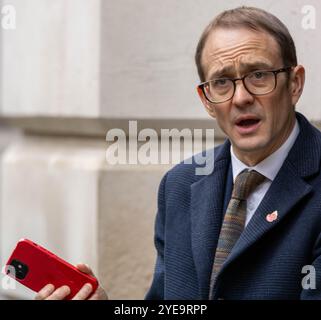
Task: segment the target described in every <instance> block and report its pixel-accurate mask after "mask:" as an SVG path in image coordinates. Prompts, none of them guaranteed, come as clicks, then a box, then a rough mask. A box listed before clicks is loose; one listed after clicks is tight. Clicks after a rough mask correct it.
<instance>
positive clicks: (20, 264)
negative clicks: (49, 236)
mask: <svg viewBox="0 0 321 320" xmlns="http://www.w3.org/2000/svg"><path fill="white" fill-rule="evenodd" d="M12 271H14V272H15V276H14V275H13V274H12ZM5 272H6V274H7V275H9V276H11V277H12V278H14V279H16V280H17V281H19V282H20V283H22V284H23V285H25V286H26V287H28V288H30V289H31V290H33V291H36V292H38V291H39V290H40V289H42V288H43V287H44V286H45V285H47V284H49V283H51V284H53V285H54V286H55V288H59V287H61V286H63V285H67V286H69V287H70V290H71V293H70V294H69V295H68V296H67V297H66V298H65V299H66V300H70V299H71V298H72V297H73V296H74V295H75V294H76V293H77V292H78V291H79V290H80V289H81V288H82V286H83V285H84V284H85V283H90V284H91V285H92V286H93V291H92V292H95V291H96V289H97V287H98V281H97V279H96V278H94V277H92V276H90V275H87V274H85V273H82V272H81V271H79V270H78V269H77V268H76V267H74V266H73V265H71V264H70V263H68V262H66V261H64V260H63V259H61V258H59V257H57V256H56V255H55V254H53V253H51V252H50V251H48V250H46V249H45V248H43V247H41V246H39V245H38V244H36V243H34V242H32V241H30V240H28V239H21V240H20V241H19V242H18V243H17V246H16V248H15V249H14V251H13V252H12V254H11V257H10V258H9V260H8V262H7V264H6V267H5Z"/></svg>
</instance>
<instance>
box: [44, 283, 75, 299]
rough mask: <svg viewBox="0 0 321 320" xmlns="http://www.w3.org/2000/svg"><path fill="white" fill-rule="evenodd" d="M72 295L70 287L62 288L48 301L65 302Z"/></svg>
mask: <svg viewBox="0 0 321 320" xmlns="http://www.w3.org/2000/svg"><path fill="white" fill-rule="evenodd" d="M69 294H70V288H69V287H68V286H62V287H60V288H58V289H57V290H56V291H54V292H53V294H51V295H50V296H49V297H48V298H46V300H63V299H64V298H66V297H67V296H68V295H69Z"/></svg>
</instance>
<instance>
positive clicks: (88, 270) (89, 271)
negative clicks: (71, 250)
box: [76, 263, 95, 277]
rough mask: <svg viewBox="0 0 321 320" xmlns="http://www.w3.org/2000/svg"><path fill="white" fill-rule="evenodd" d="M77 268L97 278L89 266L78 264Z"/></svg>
mask: <svg viewBox="0 0 321 320" xmlns="http://www.w3.org/2000/svg"><path fill="white" fill-rule="evenodd" d="M76 268H77V269H78V270H79V271H81V272H83V273H86V274H89V275H91V276H93V277H95V275H94V273H93V271H92V270H91V268H90V267H89V266H88V264H84V263H78V264H76Z"/></svg>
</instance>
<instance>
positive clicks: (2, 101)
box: [0, 0, 321, 299]
mask: <svg viewBox="0 0 321 320" xmlns="http://www.w3.org/2000/svg"><path fill="white" fill-rule="evenodd" d="M0 5H1V8H2V9H3V10H2V16H1V17H2V22H3V23H2V28H1V31H0V32H1V34H0V58H1V63H0V80H1V87H0V152H1V171H0V262H1V266H3V265H4V264H5V262H6V261H7V259H8V257H9V255H10V253H11V251H12V250H13V249H14V247H15V245H16V243H17V241H18V240H19V239H20V238H29V239H31V240H33V241H35V242H37V243H39V244H40V245H42V246H45V247H46V248H47V249H49V250H51V251H53V252H55V253H56V254H57V255H59V256H60V257H62V258H63V259H66V260H68V261H69V262H71V263H73V264H76V263H78V262H85V263H87V264H89V265H90V266H91V267H92V268H93V269H94V271H95V273H96V275H97V276H98V278H99V279H100V281H101V283H102V285H103V286H104V287H105V288H106V289H107V292H108V294H109V296H110V298H111V299H142V298H144V295H145V293H146V291H147V290H148V288H149V285H150V283H151V279H152V274H153V269H154V262H155V250H154V247H153V231H154V219H155V214H156V207H157V189H158V184H159V182H160V179H161V177H162V176H163V174H164V173H165V172H166V171H167V170H168V169H169V168H170V167H171V166H172V165H171V164H168V165H166V164H148V165H144V164H136V165H123V164H119V165H111V164H109V163H108V161H107V160H106V150H107V148H108V146H109V145H110V144H111V142H107V141H106V134H107V132H108V130H110V129H113V128H118V129H122V130H123V131H124V132H125V133H126V136H127V138H128V139H129V138H130V136H129V129H128V126H129V121H130V120H136V121H137V123H138V130H140V129H143V128H151V129H154V130H155V131H156V132H158V133H159V132H160V129H162V128H169V129H171V128H177V129H179V130H181V129H182V128H189V129H195V128H198V129H203V130H205V129H206V128H212V129H213V128H214V130H215V143H221V142H222V141H223V139H224V136H223V135H222V133H221V131H220V130H219V129H218V128H217V126H216V123H215V121H214V120H212V119H210V118H209V116H208V115H207V113H206V112H205V110H204V109H203V107H202V105H201V103H200V101H199V100H198V97H197V94H196V90H195V88H196V85H197V84H198V77H197V72H196V67H195V65H194V51H195V48H196V45H197V41H198V39H199V37H200V35H201V33H202V31H203V29H204V28H205V26H206V25H207V24H208V22H209V21H210V20H211V19H212V18H213V17H214V16H215V15H216V14H218V13H220V12H221V11H222V10H225V9H229V8H233V7H236V6H240V5H254V6H258V7H261V8H263V9H266V10H268V11H270V12H271V13H273V14H275V15H277V16H278V17H279V18H280V19H281V20H282V21H283V22H284V23H285V24H286V25H287V26H288V28H289V30H290V32H291V33H292V36H293V38H294V40H295V43H296V46H297V51H298V57H299V62H300V63H301V64H303V65H304V66H305V67H306V71H307V79H306V87H305V90H304V94H303V97H302V98H301V100H300V102H299V105H298V110H299V111H301V112H302V113H303V114H305V115H306V116H307V117H308V118H309V119H310V120H311V121H313V122H314V123H315V125H316V126H319V127H320V123H321V106H320V101H321V90H320V84H321V72H320V71H321V60H320V52H321V37H320V34H321V22H320V21H321V2H320V1H319V0H310V1H309V2H306V1H304V0H302V1H301V0H280V1H273V0H265V1H259V0H256V1H237V0H231V1H228V4H227V2H226V1H221V0H216V1H213V0H184V1H181V0H163V1H156V0H121V1H111V0H10V1H9V0H8V1H1V2H0ZM7 5H10V6H12V7H13V8H14V10H15V14H16V16H15V28H12V29H10V28H9V29H8V28H6V27H5V21H4V20H5V19H6V15H7V11H6V10H5V9H4V7H5V6H7ZM134 138H135V137H134ZM197 143H199V144H202V141H198V142H197ZM124 148H128V145H127V146H125V147H124ZM178 151H179V150H178ZM33 296H34V293H33V292H31V291H30V290H28V289H26V288H23V287H22V286H19V285H17V289H16V290H6V289H4V288H3V287H2V288H1V289H0V298H2V299H29V298H33Z"/></svg>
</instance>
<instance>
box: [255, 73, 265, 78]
mask: <svg viewBox="0 0 321 320" xmlns="http://www.w3.org/2000/svg"><path fill="white" fill-rule="evenodd" d="M263 76H264V74H263V72H260V71H258V72H255V73H254V77H255V78H256V79H261V78H263Z"/></svg>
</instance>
